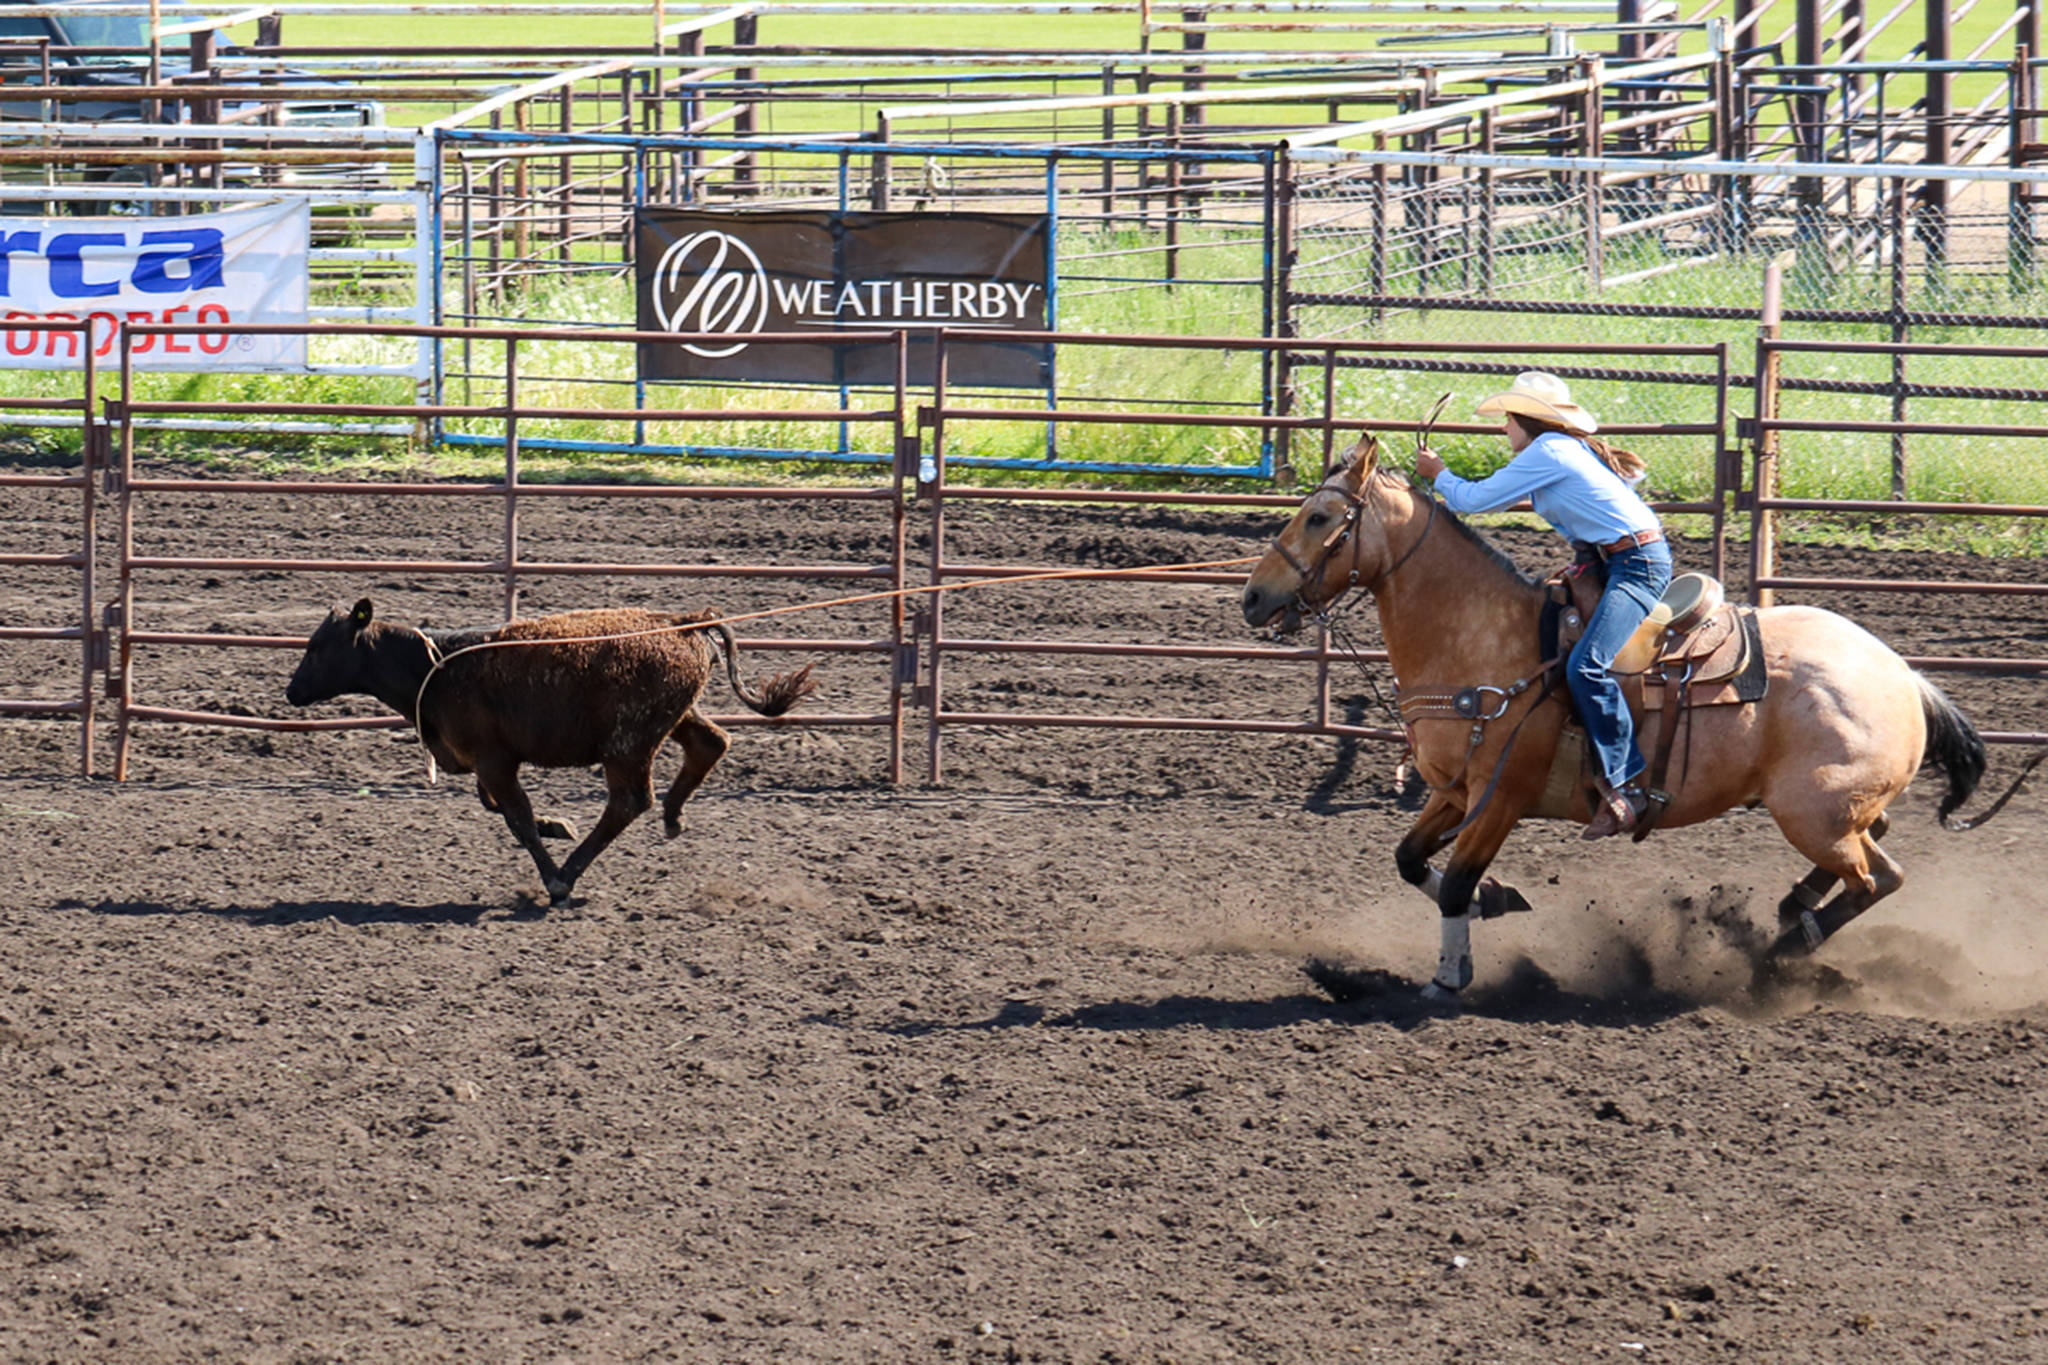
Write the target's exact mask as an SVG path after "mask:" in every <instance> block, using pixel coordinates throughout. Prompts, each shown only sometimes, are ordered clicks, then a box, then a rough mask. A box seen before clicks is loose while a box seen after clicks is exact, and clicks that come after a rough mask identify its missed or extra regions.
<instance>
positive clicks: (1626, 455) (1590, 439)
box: [1579, 436, 1650, 483]
mask: <svg viewBox="0 0 2048 1365" xmlns="http://www.w3.org/2000/svg"><path fill="white" fill-rule="evenodd" d="M1579 439H1580V440H1581V441H1584V442H1585V443H1586V449H1588V450H1590V451H1592V452H1593V453H1594V454H1595V455H1598V456H1599V457H1600V463H1601V464H1604V465H1606V466H1607V467H1608V468H1609V469H1611V470H1613V471H1614V472H1615V473H1616V474H1619V475H1620V476H1621V480H1622V482H1623V483H1634V482H1635V481H1636V480H1637V479H1640V478H1642V477H1643V475H1644V474H1646V473H1648V472H1649V468H1650V467H1649V466H1648V465H1646V464H1644V463H1643V457H1642V456H1640V455H1638V454H1636V453H1635V452H1634V451H1633V450H1623V449H1621V448H1620V447H1618V446H1611V445H1609V444H1607V442H1605V441H1603V440H1601V439H1600V438H1599V437H1598V436H1581V437H1579Z"/></svg>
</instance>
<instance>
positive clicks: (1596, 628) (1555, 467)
mask: <svg viewBox="0 0 2048 1365" xmlns="http://www.w3.org/2000/svg"><path fill="white" fill-rule="evenodd" d="M1479 413H1480V415H1481V416H1492V415H1495V414H1499V415H1500V416H1501V418H1502V430H1503V432H1504V433H1505V434H1506V436H1507V438H1508V448H1509V449H1510V450H1512V451H1514V453H1515V457H1514V458H1513V459H1512V460H1510V461H1508V463H1507V464H1506V466H1505V467H1503V468H1502V469H1500V470H1499V471H1497V472H1495V473H1493V474H1491V475H1489V476H1487V477H1486V478H1483V479H1463V478H1460V477H1459V476H1458V475H1456V474H1453V473H1452V472H1451V471H1450V470H1449V469H1446V468H1445V467H1444V462H1443V461H1442V460H1440V459H1438V458H1437V455H1436V452H1435V451H1433V450H1430V449H1428V448H1426V447H1425V448H1424V449H1423V450H1422V451H1421V452H1420V454H1418V455H1417V456H1416V460H1415V472H1416V474H1417V475H1418V476H1420V477H1422V478H1425V479H1431V480H1434V481H1435V484H1436V491H1437V494H1438V495H1439V496H1440V497H1442V498H1443V500H1444V505H1445V506H1446V507H1448V508H1450V509H1451V510H1452V511H1453V512H1457V513H1460V514H1466V515H1469V514H1471V513H1474V512H1498V511H1500V510H1502V509H1503V508H1507V507H1512V506H1514V505H1515V504H1516V503H1518V502H1520V501H1522V500H1523V499H1524V498H1527V499H1528V500H1529V501H1530V503H1532V504H1533V505H1534V506H1535V508H1536V512H1537V514H1538V515H1539V516H1541V517H1542V518H1543V519H1544V520H1545V521H1547V522H1549V523H1550V524H1551V526H1553V527H1555V528H1556V530H1557V531H1558V533H1559V534H1561V535H1562V536H1564V538H1565V539H1567V540H1569V541H1571V542H1572V543H1573V545H1574V547H1575V548H1577V549H1578V550H1579V551H1580V553H1581V554H1582V555H1583V554H1588V553H1591V554H1597V555H1598V556H1599V557H1600V558H1602V559H1604V560H1605V561H1606V562H1607V588H1606V591H1605V592H1603V593H1602V594H1601V597H1600V605H1599V607H1598V608H1597V609H1596V610H1595V611H1594V612H1593V619H1592V620H1590V621H1588V622H1587V623H1586V633H1585V634H1584V635H1582V636H1581V637H1579V642H1578V643H1577V644H1576V645H1574V646H1573V647H1572V652H1571V656H1570V658H1569V659H1568V661H1567V663H1566V667H1565V681H1566V684H1567V685H1568V686H1569V687H1570V688H1571V693H1572V700H1574V701H1575V702H1577V703H1578V707H1579V715H1580V718H1581V719H1582V720H1583V721H1584V722H1585V726H1586V739H1587V744H1588V748H1589V749H1590V750H1591V754H1592V758H1593V762H1594V766H1595V768H1596V769H1597V774H1596V775H1597V776H1598V778H1599V780H1600V795H1601V803H1602V804H1601V807H1600V809H1599V810H1598V811H1596V812H1595V813H1594V816H1593V820H1592V823H1590V824H1588V825H1587V826H1586V829H1585V833H1584V835H1583V837H1584V838H1587V839H1603V838H1606V837H1607V836H1609V835H1613V834H1624V833H1627V832H1628V831H1629V830H1632V829H1634V828H1635V826H1636V821H1637V820H1639V819H1641V818H1642V814H1643V812H1644V810H1645V809H1646V808H1647V807H1648V805H1649V797H1648V795H1647V794H1646V793H1645V792H1644V791H1643V788H1642V785H1641V784H1640V783H1639V782H1638V781H1637V778H1638V777H1640V776H1641V774H1642V771H1643V767H1644V762H1643V754H1642V749H1641V746H1639V745H1638V744H1637V743H1636V733H1635V722H1634V720H1633V719H1631V718H1630V715H1629V709H1628V703H1627V701H1626V700H1625V699H1624V698H1623V697H1622V692H1621V683H1620V682H1619V681H1617V680H1616V679H1615V678H1614V676H1613V675H1612V674H1610V673H1609V672H1608V669H1609V668H1610V667H1611V666H1612V665H1613V663H1614V657H1615V655H1617V654H1619V653H1620V652H1621V649H1622V647H1623V646H1624V645H1626V644H1627V643H1628V640H1629V637H1630V636H1631V635H1633V634H1634V633H1635V629H1636V627H1637V626H1639V625H1641V624H1642V623H1643V619H1644V618H1645V617H1646V616H1648V615H1649V614H1650V609H1651V608H1652V607H1654V606H1656V605H1657V599H1658V598H1659V597H1661V596H1662V595H1663V593H1664V589H1665V588H1666V587H1667V586H1669V585H1670V582H1671V550H1670V547H1669V546H1668V545H1667V544H1666V542H1665V540H1664V530H1663V528H1662V527H1661V526H1660V525H1658V522H1657V514H1656V513H1655V512H1652V511H1651V510H1650V508H1649V506H1648V504H1646V503H1645V502H1644V501H1643V500H1642V499H1641V498H1640V497H1637V496H1636V492H1635V488H1634V485H1635V484H1636V483H1637V482H1638V481H1640V480H1641V478H1642V477H1643V462H1642V460H1641V459H1640V458H1639V457H1638V456H1636V455H1634V454H1632V453H1630V452H1629V451H1626V450H1616V449H1614V448H1613V447H1611V446H1609V445H1608V444H1607V443H1606V442H1605V441H1602V440H1601V439H1600V438H1599V437H1597V436H1595V435H1594V434H1593V433H1594V432H1596V431H1598V430H1599V429H1600V424H1599V423H1598V422H1596V421H1595V420H1594V419H1593V414H1592V413H1590V412H1588V411H1586V410H1585V409H1584V408H1582V407H1580V406H1579V405H1578V404H1577V403H1574V402H1573V401H1572V396H1571V391H1570V390H1569V389H1568V388H1566V387H1565V382H1564V381H1563V380H1562V379H1559V378H1558V377H1557V376H1556V375H1554V374H1546V373H1545V372H1543V371H1542V370H1528V371H1525V372H1524V373H1522V374H1519V375H1516V376H1515V382H1514V384H1513V386H1511V387H1510V388H1509V389H1508V391H1507V392H1506V393H1499V394H1495V395H1494V396H1493V397H1491V398H1489V399H1487V400H1486V401H1485V402H1483V403H1481V404H1480V405H1479Z"/></svg>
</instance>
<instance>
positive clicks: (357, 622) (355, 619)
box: [348, 597, 374, 632]
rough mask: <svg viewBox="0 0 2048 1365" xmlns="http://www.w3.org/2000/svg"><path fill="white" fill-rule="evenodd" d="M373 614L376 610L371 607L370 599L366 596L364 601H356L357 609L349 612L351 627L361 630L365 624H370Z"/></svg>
mask: <svg viewBox="0 0 2048 1365" xmlns="http://www.w3.org/2000/svg"><path fill="white" fill-rule="evenodd" d="M373 614H374V612H373V611H372V609H371V607H370V599H369V598H367V597H365V598H364V599H363V600H362V601H360V602H358V603H356V609H355V610H354V611H352V612H350V613H349V614H348V624H349V627H350V629H352V630H355V631H358V632H360V631H361V630H362V628H363V627H364V626H367V625H369V624H370V617H371V616H372V615H373Z"/></svg>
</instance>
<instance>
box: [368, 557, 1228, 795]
mask: <svg viewBox="0 0 2048 1365" xmlns="http://www.w3.org/2000/svg"><path fill="white" fill-rule="evenodd" d="M1259 559H1260V556H1258V555H1244V556H1242V557H1240V558H1237V559H1211V560H1203V561H1200V562H1197V563H1191V564H1147V565H1143V566H1140V567H1139V568H1135V569H1046V570H1041V571H1039V572H1037V573H1021V574H1004V575H1002V576H1000V577H996V578H977V579H971V580H969V581H967V582H964V583H930V584H926V585H925V586H924V587H921V588H891V589H889V590H888V591H886V592H864V593H856V594H854V595H853V596H851V597H834V598H831V599H829V600H827V601H824V602H799V603H796V604H795V605H793V606H787V607H768V608H765V609H763V610H761V611H747V612H740V613H738V614H737V615H733V616H720V617H716V618H714V619H712V620H709V621H691V622H688V623H687V624H682V625H672V626H654V627H651V628H649V629H647V630H629V631H622V632H619V633H617V634H611V635H550V636H544V637H541V638H538V639H521V640H479V641H478V642H477V643H475V644H473V645H464V646H463V647H462V648H461V649H458V650H456V651H455V652H454V653H452V654H447V655H444V654H442V653H441V651H440V649H439V648H438V647H437V646H436V645H435V644H434V642H433V640H432V639H431V638H430V637H429V636H428V635H427V633H426V632H425V631H423V630H421V629H420V628H419V627H417V626H410V627H407V629H409V630H411V631H412V633H413V634H415V635H417V636H419V637H420V639H421V640H422V641H423V642H424V643H425V644H426V647H427V658H428V660H429V661H430V666H429V667H428V669H427V676H426V677H424V678H422V679H420V686H419V691H418V692H416V693H414V694H413V705H412V714H413V730H414V731H415V732H416V733H417V734H418V735H419V736H420V743H421V745H423V746H424V745H425V744H426V728H425V726H424V725H423V724H422V721H423V719H424V707H425V705H426V699H427V687H428V685H429V684H431V683H432V682H433V681H434V677H435V675H436V674H438V673H440V671H441V670H442V669H444V668H446V667H447V666H448V665H449V664H450V663H453V662H454V661H455V660H457V659H459V658H461V657H462V656H463V655H465V654H474V653H476V652H477V651H479V650H485V649H511V648H515V647H519V646H526V645H589V644H604V643H607V642H610V641H614V640H636V639H639V638H641V637H643V636H648V635H680V634H683V633H686V632H688V631H693V630H709V629H711V628H712V627H713V626H730V625H732V624H733V623H734V622H737V621H759V620H763V619H765V618H767V617H770V616H788V615H790V614H792V613H794V612H799V611H818V610H820V609H822V608H825V607H846V606H853V605H856V604H858V603H861V602H886V601H889V600H890V599H892V598H900V597H916V596H920V595H924V594H929V593H941V592H957V591H959V590H961V589H963V588H989V587H995V586H997V585H999V584H1004V583H1039V582H1046V581H1050V580H1054V579H1061V578H1118V577H1123V576H1125V575H1129V574H1150V573H1189V572H1192V571H1194V570H1196V569H1228V568H1234V567H1236V566H1237V565H1240V564H1256V563H1257V562H1258V561H1259ZM427 776H428V780H429V781H434V780H436V779H435V770H434V757H433V754H432V753H431V752H429V753H428V755H427Z"/></svg>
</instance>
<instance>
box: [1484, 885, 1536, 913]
mask: <svg viewBox="0 0 2048 1365" xmlns="http://www.w3.org/2000/svg"><path fill="white" fill-rule="evenodd" d="M1475 899H1477V900H1478V902H1479V917H1480V918H1481V919H1499V918H1500V917H1501V916H1502V915H1520V914H1527V913H1529V912H1530V911H1532V910H1534V909H1535V908H1536V907H1535V906H1533V905H1531V904H1529V901H1528V898H1527V897H1525V896H1523V895H1522V893H1521V892H1519V891H1517V890H1515V888H1514V887H1512V886H1509V885H1508V884H1507V883H1505V882H1499V881H1495V880H1494V879H1493V878H1491V877H1488V878H1487V879H1486V880H1485V881H1482V882H1481V883H1479V894H1478V896H1477V897H1476V898H1475Z"/></svg>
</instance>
